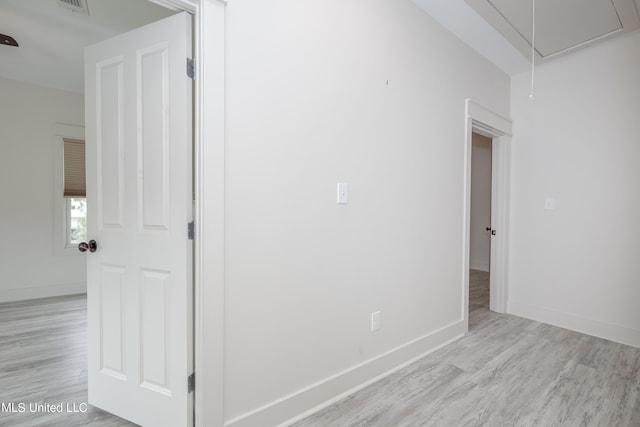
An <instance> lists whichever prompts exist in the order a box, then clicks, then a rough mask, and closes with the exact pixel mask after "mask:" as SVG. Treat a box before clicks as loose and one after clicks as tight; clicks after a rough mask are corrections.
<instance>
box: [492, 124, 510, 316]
mask: <svg viewBox="0 0 640 427" xmlns="http://www.w3.org/2000/svg"><path fill="white" fill-rule="evenodd" d="M510 139H511V137H510V136H507V135H503V136H501V137H498V138H494V139H493V142H492V143H491V146H492V154H491V159H492V160H491V162H492V166H491V167H492V173H491V177H492V178H491V228H492V229H494V230H496V231H497V234H496V235H495V236H491V260H490V267H489V271H490V272H491V275H490V278H489V281H490V284H489V286H490V290H489V309H490V310H493V311H495V312H497V313H506V311H507V294H508V291H509V289H508V285H507V274H508V267H509V259H508V257H509V206H510V197H509V196H510V185H511V143H510Z"/></svg>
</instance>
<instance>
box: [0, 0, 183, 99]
mask: <svg viewBox="0 0 640 427" xmlns="http://www.w3.org/2000/svg"><path fill="white" fill-rule="evenodd" d="M87 4H88V9H89V16H86V15H83V14H80V13H76V12H73V11H70V10H68V9H64V8H61V7H59V6H58V5H57V3H56V0H0V33H2V34H6V35H9V36H12V37H13V38H15V39H16V41H17V42H18V44H19V45H20V46H19V47H18V48H16V47H11V46H4V45H0V77H4V78H8V79H12V80H18V81H22V82H27V83H33V84H37V85H40V86H46V87H52V88H55V89H62V90H68V91H72V92H77V93H82V92H83V90H84V74H83V58H84V48H85V46H89V45H91V44H94V43H96V42H98V41H101V40H104V39H107V38H109V37H112V36H115V35H117V34H120V33H123V32H126V31H129V30H131V29H134V28H137V27H140V26H143V25H145V24H148V23H151V22H154V21H157V20H159V19H162V18H164V17H166V16H169V15H171V14H173V13H175V12H173V11H170V10H168V9H165V8H163V7H161V6H159V5H157V4H154V3H151V2H149V1H147V0H87Z"/></svg>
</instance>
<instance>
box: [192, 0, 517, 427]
mask: <svg viewBox="0 0 640 427" xmlns="http://www.w3.org/2000/svg"><path fill="white" fill-rule="evenodd" d="M225 50H226V70H225V74H226V87H225V91H226V110H225V114H226V123H225V129H226V159H225V162H226V163H225V168H226V176H225V179H226V188H225V193H226V200H225V204H226V212H225V218H226V223H225V224H226V225H225V239H226V247H225V281H226V282H225V378H224V381H225V383H224V384H225V418H226V420H227V424H228V425H234V426H239V425H275V424H277V423H279V422H282V421H284V420H286V419H287V418H289V417H292V416H294V415H296V414H299V413H301V412H302V411H305V410H308V409H311V408H313V407H314V406H316V405H318V404H320V403H322V402H324V401H326V400H328V399H331V398H334V397H336V396H337V395H339V394H340V393H342V392H345V391H347V390H349V389H351V388H352V387H354V386H355V385H358V384H361V383H363V382H365V381H368V380H371V379H372V378H373V377H375V376H376V375H379V374H381V373H383V372H385V371H387V370H388V369H390V368H392V367H395V366H398V365H399V364H401V363H403V362H406V361H408V360H410V359H411V358H412V357H415V356H416V355H419V354H421V353H423V352H424V351H427V350H429V349H432V348H434V347H435V346H436V345H439V344H442V343H443V342H445V341H446V340H447V339H450V338H452V337H455V336H458V335H459V334H460V333H462V332H464V330H463V327H464V325H463V322H462V319H463V317H462V301H463V294H462V290H463V283H462V258H463V236H462V230H463V227H462V225H463V224H462V223H463V189H464V184H465V183H464V168H465V160H464V149H465V133H464V132H465V130H464V127H465V115H464V114H465V113H464V111H465V98H468V97H470V98H473V99H474V100H476V101H478V102H480V103H481V104H483V105H485V106H487V107H488V108H490V109H492V110H494V111H496V112H498V113H499V114H502V115H504V116H508V111H509V79H508V77H507V76H506V75H505V74H504V73H502V72H501V71H499V70H498V69H497V68H496V67H495V66H494V65H492V64H490V63H489V62H488V61H487V60H485V59H483V58H482V57H480V56H479V55H478V54H476V53H475V52H473V51H472V50H471V49H470V48H469V47H467V46H466V45H464V44H463V43H462V42H461V41H459V40H458V39H457V38H456V37H454V36H453V35H451V34H450V33H449V32H448V31H446V30H445V29H444V28H442V27H441V26H440V25H439V24H437V23H436V22H435V21H434V20H433V19H432V18H430V17H429V16H428V15H427V14H426V13H425V12H423V11H421V10H420V9H418V8H417V6H416V5H415V4H414V3H412V2H411V1H409V0H394V1H388V0H355V1H349V2H344V1H338V0H332V1H328V2H327V1H325V2H312V1H298V0H280V1H264V0H245V1H230V2H229V3H228V5H227V8H226V46H225ZM470 70H473V72H470ZM337 182H346V183H348V184H349V190H350V194H349V204H347V205H338V204H336V183H337ZM205 220H206V218H205ZM377 310H380V311H381V323H382V327H381V329H380V330H379V331H377V332H374V333H372V332H370V315H371V313H372V312H374V311H377Z"/></svg>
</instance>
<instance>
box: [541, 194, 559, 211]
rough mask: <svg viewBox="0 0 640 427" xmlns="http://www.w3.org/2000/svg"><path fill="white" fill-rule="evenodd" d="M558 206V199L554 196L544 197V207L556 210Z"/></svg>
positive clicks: (548, 209)
mask: <svg viewBox="0 0 640 427" xmlns="http://www.w3.org/2000/svg"><path fill="white" fill-rule="evenodd" d="M555 208H556V199H554V198H553V197H547V198H546V199H544V209H545V210H547V211H552V210H555Z"/></svg>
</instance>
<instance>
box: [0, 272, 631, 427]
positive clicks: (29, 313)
mask: <svg viewBox="0 0 640 427" xmlns="http://www.w3.org/2000/svg"><path fill="white" fill-rule="evenodd" d="M488 305H489V284H488V275H487V274H486V273H482V272H478V271H472V272H471V287H470V315H469V323H470V330H469V334H468V335H467V336H465V337H464V338H462V339H460V340H458V341H456V342H455V343H453V344H450V345H448V346H447V347H445V348H442V349H440V350H439V351H437V352H434V353H432V354H430V355H428V356H427V357H425V358H423V359H421V360H419V361H418V362H416V363H414V364H412V365H410V366H408V367H406V368H404V369H402V370H400V371H398V372H396V373H394V374H392V375H391V376H389V377H387V378H384V379H382V380H380V381H378V382H377V383H375V384H373V385H371V386H369V387H367V388H365V389H363V390H361V391H359V392H357V393H355V394H353V395H351V396H349V397H347V398H346V399H344V400H342V401H340V402H338V403H336V404H334V405H332V406H330V407H328V408H326V409H324V410H322V411H321V412H319V413H317V414H314V415H312V416H311V417H309V418H307V419H305V420H302V421H301V422H299V423H297V424H295V426H296V427H309V426H314V427H316V426H317V427H329V426H330V427H334V426H335V427H346V426H376V427H399V426H411V427H414V426H607V427H608V426H616V427H618V426H620V427H624V426H629V427H631V426H634V427H638V426H640V349H636V348H632V347H628V346H624V345H622V344H617V343H613V342H611V341H606V340H602V339H598V338H593V337H590V336H587V335H583V334H579V333H577V332H572V331H569V330H566V329H561V328H557V327H554V326H549V325H544V324H541V323H538V322H533V321H529V320H526V319H522V318H519V317H515V316H510V315H499V314H496V313H493V312H491V311H489V310H488ZM86 338H87V337H86V299H85V297H84V296H72V297H61V298H49V299H43V300H35V301H25V302H16V303H5V304H0V343H1V345H0V402H1V403H3V404H4V405H5V407H4V408H0V409H3V410H1V411H0V426H59V427H73V426H96V427H101V426H114V427H125V426H134V424H131V423H129V422H127V421H125V420H122V419H120V418H117V417H114V416H112V415H110V414H108V413H106V412H103V411H101V410H99V409H96V408H92V407H89V409H88V411H87V412H86V413H67V412H63V413H47V412H44V413H43V412H40V413H30V412H29V408H28V405H29V404H30V403H33V404H43V403H50V404H58V403H64V404H65V405H66V403H70V404H71V405H73V404H76V405H80V404H81V403H86V402H87V388H86V383H87V372H86V364H87V348H86ZM20 402H23V403H26V405H27V408H26V411H25V413H12V412H10V409H11V408H10V407H8V406H7V405H10V404H11V403H13V404H15V405H18V404H19V403H20ZM65 409H66V408H65ZM265 427H266V426H265Z"/></svg>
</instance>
